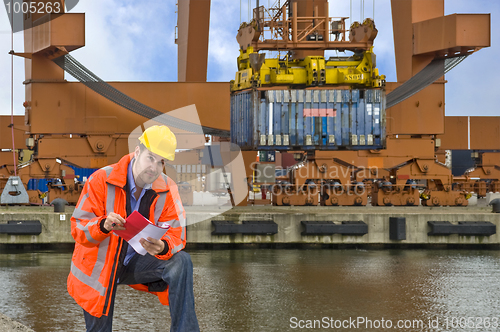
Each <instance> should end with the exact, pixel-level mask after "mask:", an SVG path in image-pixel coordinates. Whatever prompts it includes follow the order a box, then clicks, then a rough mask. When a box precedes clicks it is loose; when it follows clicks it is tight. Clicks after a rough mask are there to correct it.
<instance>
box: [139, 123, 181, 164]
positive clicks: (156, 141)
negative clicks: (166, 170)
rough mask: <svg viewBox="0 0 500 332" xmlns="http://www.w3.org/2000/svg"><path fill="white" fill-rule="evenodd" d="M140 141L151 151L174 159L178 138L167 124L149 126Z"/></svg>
mask: <svg viewBox="0 0 500 332" xmlns="http://www.w3.org/2000/svg"><path fill="white" fill-rule="evenodd" d="M139 141H140V142H141V143H142V144H143V145H144V146H145V147H146V148H147V149H148V150H149V151H151V152H153V153H156V154H158V155H160V156H162V157H163V158H166V159H168V160H174V158H175V149H176V148H177V139H176V138H175V135H174V133H173V132H172V131H171V130H170V129H169V128H168V127H167V126H152V127H149V128H148V129H146V130H145V131H144V133H142V135H141V137H139Z"/></svg>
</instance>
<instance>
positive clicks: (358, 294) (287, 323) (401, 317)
mask: <svg viewBox="0 0 500 332" xmlns="http://www.w3.org/2000/svg"><path fill="white" fill-rule="evenodd" d="M188 252H189V253H190V254H191V257H192V260H193V263H194V274H195V276H194V291H195V297H196V308H197V314H198V319H199V322H200V327H201V330H202V331H297V330H302V331H316V330H317V331H321V330H330V331H334V330H335V331H388V330H392V331H396V330H397V331H494V330H498V329H500V287H499V286H500V252H499V251H486V250H484V251H483V250H474V251H473V250H331V249H323V250H316V249H315V250H271V249H269V250H266V249H255V250H254V249H241V250H189V251H188ZM70 261H71V252H67V251H62V252H61V251H36V252H26V251H13V250H7V249H4V250H3V251H0V285H1V287H0V312H2V313H3V314H5V315H7V316H9V317H11V318H13V319H14V320H17V321H19V322H21V323H23V324H24V325H26V326H28V327H30V328H32V329H33V330H35V331H37V332H43V331H84V330H85V325H84V320H83V314H82V310H81V309H80V307H79V306H78V305H76V304H75V303H74V301H73V300H72V298H71V297H70V296H69V295H68V293H67V292H66V278H67V275H68V272H69V268H70ZM169 326H170V318H169V313H168V307H163V306H162V305H161V304H160V303H159V302H158V300H157V299H156V298H155V297H154V296H152V295H150V294H147V293H143V292H138V291H135V290H133V289H131V288H130V287H128V286H120V287H119V288H118V293H117V298H116V306H115V318H114V324H113V330H114V331H168V330H169Z"/></svg>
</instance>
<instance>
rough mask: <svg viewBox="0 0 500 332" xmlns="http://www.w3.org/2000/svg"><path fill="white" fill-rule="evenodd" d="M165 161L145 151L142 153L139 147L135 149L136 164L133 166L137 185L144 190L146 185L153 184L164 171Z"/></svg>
mask: <svg viewBox="0 0 500 332" xmlns="http://www.w3.org/2000/svg"><path fill="white" fill-rule="evenodd" d="M164 164H165V159H164V158H163V157H162V156H160V155H157V154H156V153H153V152H151V151H149V150H148V149H144V150H143V151H142V152H141V150H140V148H139V147H136V148H135V163H134V165H133V166H132V173H133V175H134V180H135V185H136V186H138V187H141V188H144V186H145V185H146V184H150V183H153V182H154V181H155V180H156V179H157V178H158V176H160V174H161V173H162V171H163V167H164Z"/></svg>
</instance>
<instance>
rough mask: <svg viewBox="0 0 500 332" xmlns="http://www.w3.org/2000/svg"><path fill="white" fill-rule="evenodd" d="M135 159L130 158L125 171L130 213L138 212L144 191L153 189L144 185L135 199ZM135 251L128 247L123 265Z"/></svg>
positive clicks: (150, 185)
mask: <svg viewBox="0 0 500 332" xmlns="http://www.w3.org/2000/svg"><path fill="white" fill-rule="evenodd" d="M134 161H135V158H132V160H131V161H130V163H129V164H128V170H127V177H128V184H129V187H130V188H129V189H130V208H131V211H130V212H133V211H137V210H139V206H140V205H141V200H142V197H143V196H144V193H145V192H146V190H148V189H151V188H152V187H153V185H152V184H150V183H149V184H146V185H145V186H144V188H142V191H141V195H140V196H139V199H137V200H136V199H135V192H136V191H137V189H136V186H135V180H134V174H133V172H132V165H133V164H134ZM135 253H136V251H135V250H134V248H132V246H128V249H127V255H126V256H125V261H124V263H123V264H124V265H127V264H128V262H129V261H130V259H131V258H132V257H133V256H134V255H135Z"/></svg>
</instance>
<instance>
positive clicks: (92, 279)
mask: <svg viewBox="0 0 500 332" xmlns="http://www.w3.org/2000/svg"><path fill="white" fill-rule="evenodd" d="M108 245H109V238H106V239H105V240H104V241H102V242H101V244H99V251H98V252H97V261H96V262H95V265H94V268H93V269H92V273H91V275H90V276H88V275H87V274H85V273H84V272H83V271H82V270H80V269H79V268H78V267H76V265H75V264H74V263H73V262H71V273H72V274H73V275H74V276H75V278H76V279H78V280H79V281H80V282H81V283H83V284H85V285H87V286H89V287H90V288H92V289H94V290H95V291H96V292H98V293H99V295H101V296H104V295H106V288H105V287H104V286H103V285H101V283H100V282H99V277H100V275H101V272H102V269H103V267H104V262H105V261H106V253H107V252H108Z"/></svg>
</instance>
